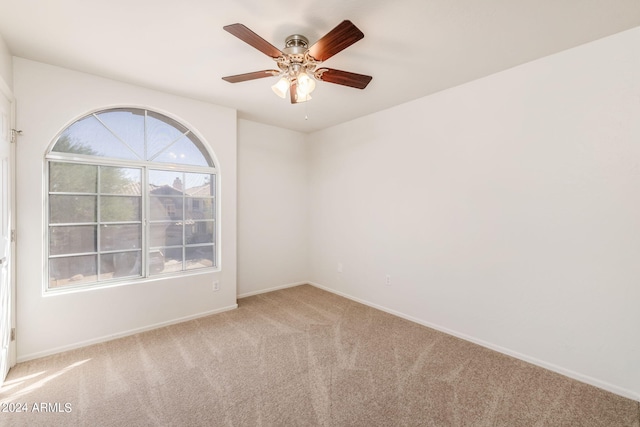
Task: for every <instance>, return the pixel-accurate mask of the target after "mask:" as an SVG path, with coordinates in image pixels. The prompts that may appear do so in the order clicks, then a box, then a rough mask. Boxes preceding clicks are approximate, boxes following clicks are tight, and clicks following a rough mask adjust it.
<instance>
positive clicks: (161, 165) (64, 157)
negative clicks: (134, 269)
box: [43, 106, 221, 294]
mask: <svg viewBox="0 0 640 427" xmlns="http://www.w3.org/2000/svg"><path fill="white" fill-rule="evenodd" d="M122 109H125V110H144V112H145V116H146V114H147V112H151V113H153V114H155V115H160V116H163V117H166V118H168V119H170V120H173V121H175V122H177V123H178V124H180V125H181V126H183V127H184V128H186V129H187V130H188V132H187V133H190V134H192V135H193V136H194V137H196V138H197V139H198V141H199V142H200V144H201V146H202V147H203V149H204V150H205V151H206V152H205V153H203V154H204V155H205V156H207V160H208V162H210V163H211V165H212V166H209V167H204V166H197V165H188V164H181V163H168V162H156V161H154V160H153V158H155V157H157V156H158V154H159V153H156V154H155V155H154V156H153V158H152V159H151V160H142V161H138V160H130V159H118V158H112V157H105V156H98V155H96V156H94V155H85V154H77V153H60V152H54V151H53V149H54V147H55V145H56V143H57V142H58V140H59V138H60V136H61V135H62V134H63V133H64V132H65V131H66V130H67V129H68V128H69V127H71V126H72V125H73V124H75V123H76V122H78V121H80V120H82V119H84V118H87V117H89V116H91V115H95V114H100V113H104V112H109V111H112V110H122ZM103 124H104V123H103ZM145 126H146V125H145ZM185 135H186V133H185ZM146 143H147V141H146V129H145V146H146ZM146 151H147V150H146V147H145V152H146ZM145 155H146V153H145ZM44 161H45V168H44V169H45V170H44V177H45V182H44V184H45V187H44V188H45V192H46V194H45V215H44V218H45V228H44V229H45V230H46V232H45V257H44V259H45V266H44V270H45V280H44V281H43V282H44V283H43V293H45V294H58V293H68V292H75V291H78V290H90V289H102V288H105V287H111V286H119V285H123V284H134V283H142V282H147V281H150V280H158V279H162V278H170V277H182V276H190V275H194V274H203V273H210V272H212V271H219V270H220V259H221V256H220V244H219V242H220V237H219V236H220V224H219V218H220V203H219V194H220V175H219V172H218V168H217V167H216V164H215V156H214V155H213V154H212V152H211V151H210V149H209V146H208V144H207V143H206V142H205V140H204V139H203V138H202V137H201V136H200V135H199V134H198V133H197V132H195V131H194V129H193V128H192V127H191V126H188V125H186V124H185V123H184V122H182V121H180V120H179V119H177V118H175V117H173V116H171V115H169V114H167V113H164V112H159V111H156V110H152V109H150V108H146V107H135V106H119V107H109V108H102V109H97V110H94V111H91V112H89V113H87V114H84V115H82V116H80V117H78V118H76V119H75V120H74V121H72V122H71V123H69V124H67V125H66V126H65V127H64V128H63V129H62V131H60V132H59V133H58V135H56V137H55V138H54V139H53V141H52V143H51V144H50V145H49V147H48V149H47V152H46V155H45V159H44ZM53 162H55V163H70V164H77V165H90V166H95V167H96V168H100V167H101V166H107V167H122V168H132V169H140V170H141V183H140V184H141V195H140V198H141V200H140V202H141V206H140V209H141V219H140V223H141V234H142V235H141V236H140V239H141V242H140V252H141V262H142V268H141V275H140V276H128V277H124V278H111V279H103V280H100V279H99V276H100V256H99V254H100V253H101V248H100V242H99V241H96V248H95V249H96V250H95V252H87V254H95V255H96V258H97V261H96V262H97V275H96V281H95V282H88V283H81V284H78V285H64V286H61V287H50V275H49V268H50V259H51V257H52V255H51V254H50V226H51V223H50V195H51V193H54V194H55V193H56V192H52V191H50V165H51V163H53ZM152 170H153V171H167V172H178V173H183V174H188V173H199V174H209V175H212V176H213V180H214V184H213V196H212V200H213V218H212V219H211V221H212V222H213V233H214V236H213V265H212V266H211V267H203V268H197V269H184V268H185V265H184V264H185V262H186V260H185V259H184V257H185V251H186V250H187V248H189V247H196V246H197V244H196V245H193V244H191V245H190V244H188V243H187V241H186V239H184V236H183V239H182V245H181V248H182V251H183V270H181V271H172V272H163V273H159V274H152V273H151V269H150V261H151V260H150V258H151V257H150V252H151V250H152V248H151V246H150V238H149V236H150V228H151V225H152V224H153V223H154V221H152V220H151V212H150V200H151V198H152V197H157V196H152V195H151V194H150V191H149V182H148V178H149V172H150V171H152ZM96 191H97V193H95V195H96V196H97V198H99V197H100V194H101V192H100V188H99V187H98V188H97V189H96ZM87 194H88V195H93V193H87ZM181 197H183V198H184V199H186V198H187V196H186V195H185V194H183V195H182V196H181ZM184 209H185V207H184V203H183V210H184ZM96 214H97V215H99V208H98V206H97V205H96ZM96 221H97V222H96V223H95V225H96V227H97V228H99V227H100V224H101V222H100V218H99V217H98V218H96ZM183 221H185V218H184V212H183ZM205 221H209V220H208V219H207V220H205ZM203 222H204V221H203ZM73 224H76V225H87V224H86V223H68V224H67V225H73ZM183 233H184V227H183ZM206 245H208V244H206ZM206 245H204V246H206ZM107 252H108V251H107ZM53 257H54V258H55V257H56V256H53Z"/></svg>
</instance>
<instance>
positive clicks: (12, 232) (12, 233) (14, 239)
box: [11, 230, 16, 243]
mask: <svg viewBox="0 0 640 427" xmlns="http://www.w3.org/2000/svg"><path fill="white" fill-rule="evenodd" d="M15 241H16V230H11V243H13V242H15Z"/></svg>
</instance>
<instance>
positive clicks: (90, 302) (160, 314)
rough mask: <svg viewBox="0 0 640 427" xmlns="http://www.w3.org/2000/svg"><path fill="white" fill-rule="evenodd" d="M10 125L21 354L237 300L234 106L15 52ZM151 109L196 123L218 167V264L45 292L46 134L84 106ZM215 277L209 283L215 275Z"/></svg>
mask: <svg viewBox="0 0 640 427" xmlns="http://www.w3.org/2000/svg"><path fill="white" fill-rule="evenodd" d="M13 62H14V73H13V76H14V93H15V96H16V99H17V125H18V128H19V129H21V130H22V131H23V135H22V136H21V137H20V140H19V142H18V146H17V177H16V181H17V191H16V193H17V207H16V209H17V212H18V213H19V216H18V223H17V236H18V240H17V254H16V255H17V256H16V259H17V301H18V305H17V310H16V311H17V316H18V318H17V334H18V339H17V346H18V361H21V360H25V359H29V358H33V357H37V356H41V355H44V354H49V353H52V352H56V351H60V350H63V349H67V348H73V347H76V346H80V345H84V344H88V343H92V342H97V341H100V340H103V339H106V338H109V337H112V336H118V335H124V334H128V333H131V332H135V331H138V330H144V329H147V328H151V327H154V326H159V325H163V324H166V323H171V322H175V321H178V320H180V319H185V318H190V317H196V316H199V315H202V314H205V313H212V312H217V311H221V310H226V309H231V308H234V307H236V249H237V248H236V194H237V188H236V156H237V153H236V114H235V111H234V110H231V109H227V108H222V107H217V106H214V105H211V104H206V103H203V102H198V101H194V100H190V99H185V98H180V97H177V96H172V95H167V94H164V93H160V92H155V91H151V90H147V89H143V88H140V87H136V86H131V85H127V84H123V83H119V82H115V81H112V80H107V79H103V78H99V77H95V76H92V75H88V74H83V73H78V72H74V71H69V70H65V69H62V68H57V67H53V66H50V65H45V64H41V63H37V62H32V61H29V60H25V59H21V58H14V61H13ZM122 105H131V106H139V107H145V108H150V109H153V110H156V111H159V112H164V113H166V114H168V115H170V116H173V117H175V118H177V119H178V120H180V121H181V122H183V123H185V124H187V125H188V126H189V127H191V128H193V129H195V130H196V131H197V132H199V134H200V135H201V136H202V137H203V138H204V140H205V141H206V142H207V143H208V144H209V145H210V147H211V149H212V150H213V152H214V153H215V156H216V160H217V165H218V166H219V174H220V175H219V180H220V183H221V191H220V193H219V197H218V200H219V203H220V206H221V217H220V218H219V220H220V224H221V227H222V228H221V234H220V248H219V249H220V251H221V269H220V271H217V272H205V273H200V274H194V275H191V276H189V277H188V278H174V279H166V278H165V279H157V280H150V281H147V282H143V283H135V284H130V285H125V286H117V287H111V288H104V289H97V290H90V291H83V292H76V293H67V294H61V295H48V296H43V293H42V287H43V281H44V280H45V278H44V265H45V259H44V253H45V248H44V243H43V242H44V240H45V239H44V236H45V233H46V227H45V226H44V201H45V198H46V193H45V189H44V177H43V170H44V155H45V153H46V151H47V148H48V146H49V144H50V143H51V142H52V140H53V138H54V137H55V136H56V135H57V134H58V133H59V132H60V131H61V130H62V129H63V128H65V127H66V126H68V125H69V124H71V123H72V122H74V121H75V120H77V119H78V118H80V117H81V116H83V115H85V114H86V113H87V112H89V111H92V110H96V109H101V108H108V107H112V106H122ZM214 280H218V281H219V282H220V288H221V289H220V291H218V292H213V290H212V282H213V281H214Z"/></svg>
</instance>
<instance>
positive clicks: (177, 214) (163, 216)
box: [149, 197, 184, 221]
mask: <svg viewBox="0 0 640 427" xmlns="http://www.w3.org/2000/svg"><path fill="white" fill-rule="evenodd" d="M183 200H184V199H183V198H182V197H151V198H150V199H149V205H150V206H149V212H150V213H151V220H152V221H154V220H175V221H181V220H182V201H183Z"/></svg>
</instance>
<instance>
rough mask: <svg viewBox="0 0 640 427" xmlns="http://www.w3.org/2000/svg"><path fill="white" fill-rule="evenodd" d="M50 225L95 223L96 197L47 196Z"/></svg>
mask: <svg viewBox="0 0 640 427" xmlns="http://www.w3.org/2000/svg"><path fill="white" fill-rule="evenodd" d="M49 222H50V223H51V224H62V223H79V222H96V196H59V195H50V196H49Z"/></svg>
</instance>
